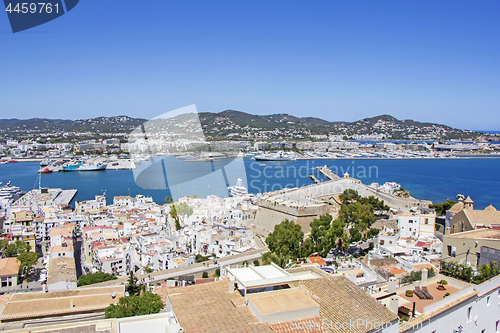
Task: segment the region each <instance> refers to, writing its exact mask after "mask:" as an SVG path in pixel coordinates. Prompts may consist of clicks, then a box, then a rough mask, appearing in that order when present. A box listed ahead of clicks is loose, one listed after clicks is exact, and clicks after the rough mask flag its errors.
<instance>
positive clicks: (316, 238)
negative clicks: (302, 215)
mask: <svg viewBox="0 0 500 333" xmlns="http://www.w3.org/2000/svg"><path fill="white" fill-rule="evenodd" d="M331 222H332V216H331V215H330V214H325V215H322V216H320V217H319V219H314V220H313V221H312V222H311V224H310V226H311V235H310V237H309V239H310V240H311V242H312V250H313V251H312V252H318V253H319V254H320V255H321V256H326V255H327V253H328V251H330V249H331V248H330V242H329V241H328V240H327V239H326V235H327V233H328V231H329V230H330V223H331Z"/></svg>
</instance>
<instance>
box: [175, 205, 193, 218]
mask: <svg viewBox="0 0 500 333" xmlns="http://www.w3.org/2000/svg"><path fill="white" fill-rule="evenodd" d="M175 205H176V206H177V207H176V209H177V213H178V214H179V215H180V216H184V215H187V216H191V215H193V207H191V206H189V205H188V204H187V203H185V202H181V203H179V204H175Z"/></svg>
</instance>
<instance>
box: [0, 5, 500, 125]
mask: <svg viewBox="0 0 500 333" xmlns="http://www.w3.org/2000/svg"><path fill="white" fill-rule="evenodd" d="M498 17H500V2H498V1H479V2H472V1H412V2H410V1H349V2H347V1H345V2H341V1H305V0H303V1H255V0H252V1H234V0H233V1H215V0H214V1H197V2H194V1H167V0H161V1H160V0H148V1H129V0H120V1H118V0H106V1H103V0H99V1H98V0H82V1H80V3H79V4H78V6H77V7H75V9H74V10H72V11H71V12H69V13H68V14H66V15H64V16H62V17H61V18H59V19H56V20H54V21H52V22H49V23H47V24H44V25H42V26H40V27H37V28H34V29H31V30H28V31H25V32H20V33H16V34H12V33H11V30H10V26H9V23H8V19H7V15H6V14H1V13H0V41H1V49H0V50H1V53H0V60H1V62H0V118H13V117H16V118H30V117H46V118H65V119H77V118H89V117H95V116H101V115H107V116H111V115H122V114H124V115H129V116H133V117H144V118H152V117H154V116H156V115H159V114H162V113H164V112H167V111H169V110H172V109H176V108H179V107H182V106H186V105H190V104H196V106H197V108H198V111H213V112H219V111H222V110H225V109H234V110H241V111H245V112H249V113H254V114H272V113H290V114H293V115H296V116H315V117H320V118H323V119H327V120H331V121H334V120H347V121H354V120H358V119H361V118H364V117H370V116H375V115H379V114H391V115H393V116H395V117H397V118H400V119H410V118H411V119H416V120H420V121H432V122H437V123H446V124H449V125H452V126H455V127H459V128H468V129H485V130H500V116H499V114H500V112H499V111H500V33H499V32H500V20H499V19H498Z"/></svg>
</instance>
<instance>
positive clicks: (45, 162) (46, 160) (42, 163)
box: [40, 158, 50, 167]
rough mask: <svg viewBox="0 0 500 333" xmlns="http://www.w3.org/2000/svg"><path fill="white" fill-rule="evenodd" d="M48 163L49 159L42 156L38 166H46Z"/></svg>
mask: <svg viewBox="0 0 500 333" xmlns="http://www.w3.org/2000/svg"><path fill="white" fill-rule="evenodd" d="M49 165H50V160H49V159H48V158H44V159H43V160H42V161H41V162H40V166H41V167H46V166H49Z"/></svg>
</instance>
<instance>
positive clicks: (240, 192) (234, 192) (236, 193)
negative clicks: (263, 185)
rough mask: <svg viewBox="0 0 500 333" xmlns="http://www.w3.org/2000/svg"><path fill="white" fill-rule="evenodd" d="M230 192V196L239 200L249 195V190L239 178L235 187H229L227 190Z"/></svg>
mask: <svg viewBox="0 0 500 333" xmlns="http://www.w3.org/2000/svg"><path fill="white" fill-rule="evenodd" d="M227 190H228V191H229V196H231V197H235V198H239V197H243V196H245V195H247V194H248V190H247V188H246V187H245V186H243V179H241V178H238V179H237V180H236V185H235V186H229V187H228V188H227Z"/></svg>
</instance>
